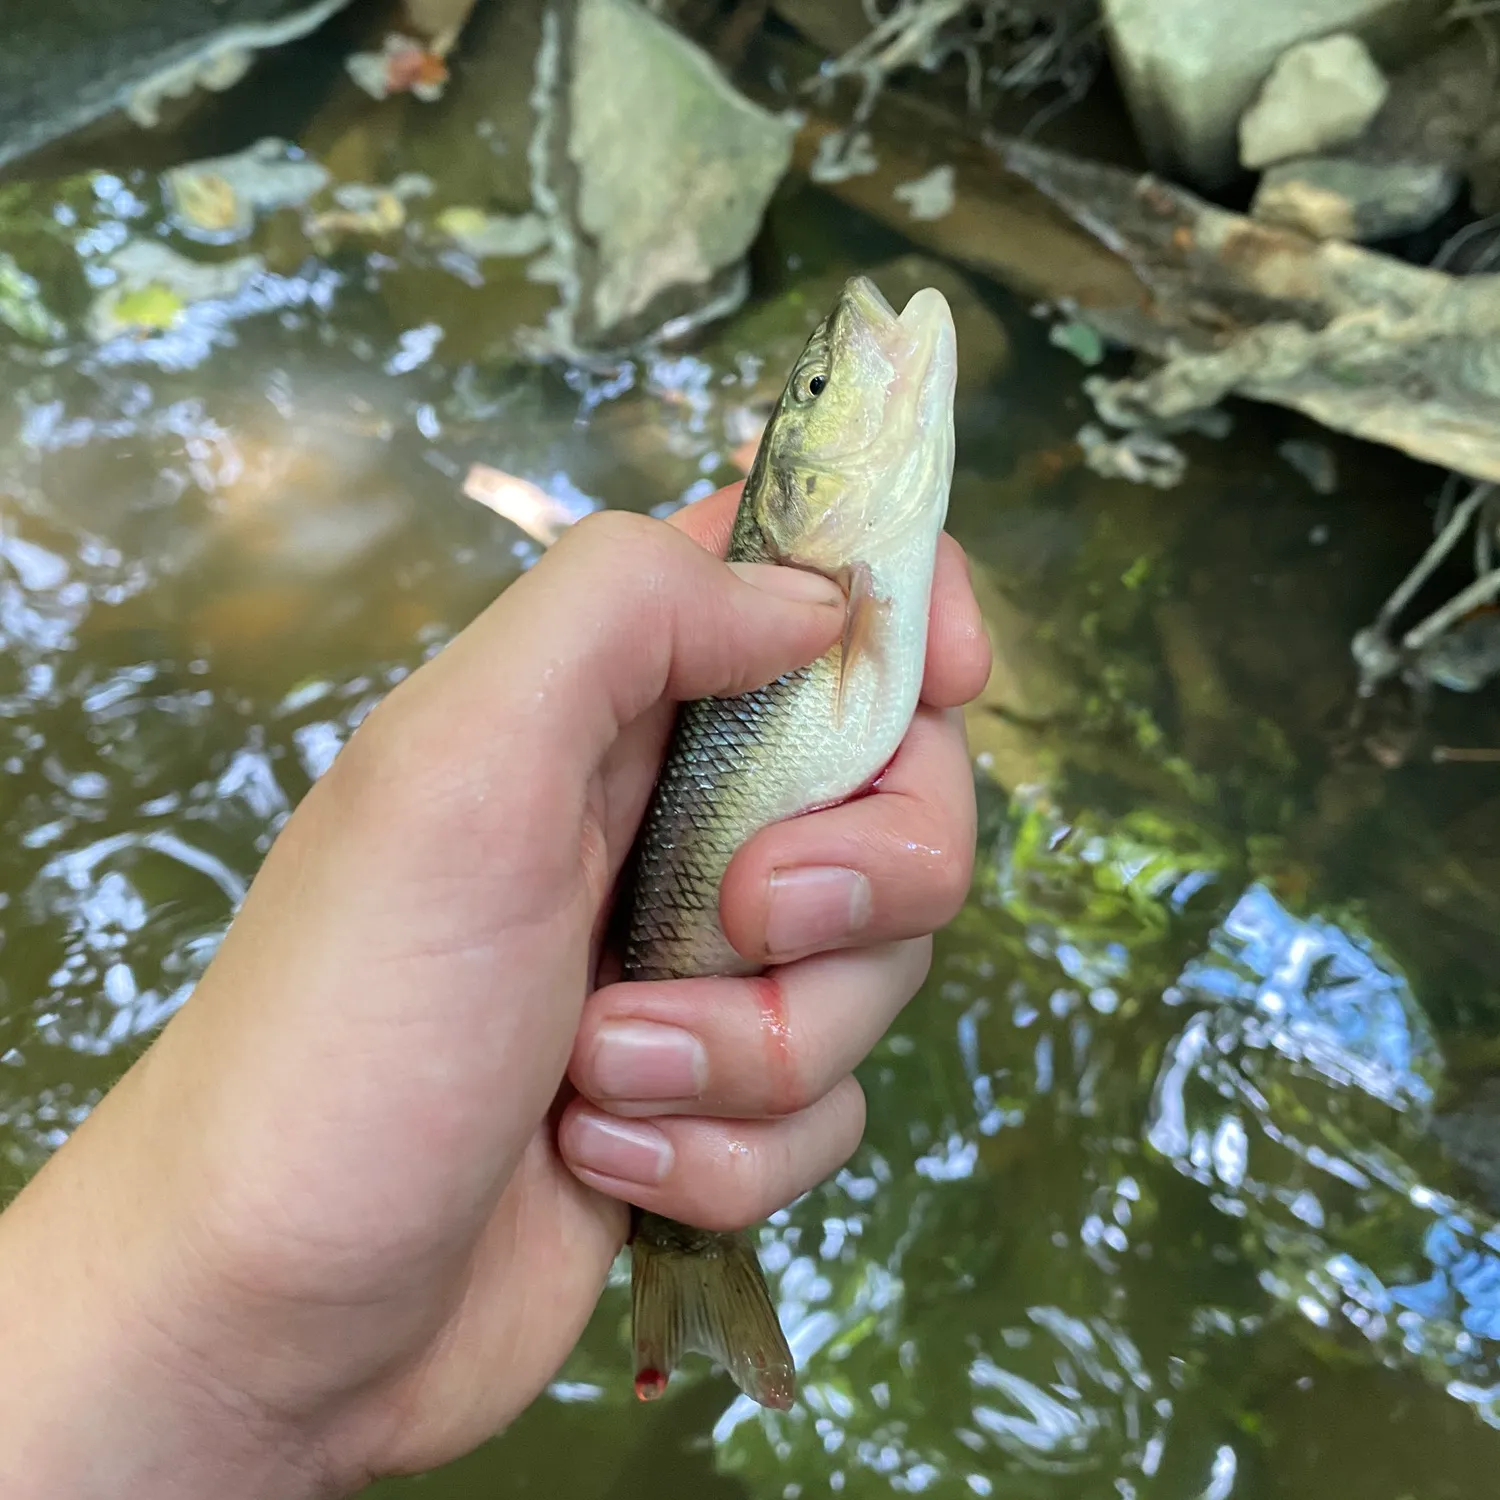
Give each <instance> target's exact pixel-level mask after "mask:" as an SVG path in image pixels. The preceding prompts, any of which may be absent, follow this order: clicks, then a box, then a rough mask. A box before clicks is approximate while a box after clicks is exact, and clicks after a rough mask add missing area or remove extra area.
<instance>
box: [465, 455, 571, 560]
mask: <svg viewBox="0 0 1500 1500" xmlns="http://www.w3.org/2000/svg"><path fill="white" fill-rule="evenodd" d="M464 494H466V495H467V496H468V497H469V499H470V500H477V501H478V502H479V503H480V504H481V505H483V506H485V507H486V508H487V509H489V510H492V511H494V512H495V514H496V515H497V516H504V517H505V519H506V520H507V521H509V522H510V523H511V525H513V526H518V527H520V529H521V530H522V531H524V532H525V533H526V535H527V536H529V537H530V538H531V539H532V541H534V542H538V543H540V544H541V545H542V546H543V547H550V546H551V545H552V544H553V542H555V541H556V540H557V539H558V537H560V536H561V535H562V534H563V532H564V531H566V530H567V529H568V527H569V526H571V525H572V524H573V519H574V518H573V512H572V511H571V510H569V509H568V507H567V506H566V505H564V504H563V503H562V501H561V500H556V499H554V498H553V497H552V496H551V495H549V494H548V493H547V492H546V490H544V489H540V488H539V487H538V486H536V485H534V484H532V483H531V481H530V480H529V479H517V478H516V476H515V475H514V474H507V473H505V472H504V471H503V470H501V469H492V468H491V467H490V466H489V465H488V464H470V466H469V472H468V473H467V474H466V475H465V476H464Z"/></svg>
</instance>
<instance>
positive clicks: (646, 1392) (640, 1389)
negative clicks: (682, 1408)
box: [635, 1366, 667, 1401]
mask: <svg viewBox="0 0 1500 1500" xmlns="http://www.w3.org/2000/svg"><path fill="white" fill-rule="evenodd" d="M666 1388H667V1377H666V1376H665V1375H663V1374H662V1372H661V1371H660V1370H653V1369H651V1368H650V1366H647V1368H646V1369H644V1370H637V1371H636V1374H635V1394H636V1399H637V1400H639V1401H655V1400H656V1398H657V1397H658V1396H660V1395H661V1394H662V1392H664V1391H665V1390H666Z"/></svg>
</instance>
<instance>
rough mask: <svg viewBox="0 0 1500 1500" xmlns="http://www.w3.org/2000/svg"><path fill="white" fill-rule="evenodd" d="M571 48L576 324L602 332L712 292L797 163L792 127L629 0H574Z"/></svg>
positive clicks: (681, 308)
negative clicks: (578, 235)
mask: <svg viewBox="0 0 1500 1500" xmlns="http://www.w3.org/2000/svg"><path fill="white" fill-rule="evenodd" d="M573 46H574V50H573V66H572V82H571V88H570V90H569V96H568V109H567V113H568V117H569V118H568V125H569V130H568V148H567V149H568V157H569V159H570V161H571V163H572V169H573V173H574V174H575V175H576V178H577V192H576V195H575V197H574V213H575V216H576V221H577V227H578V229H579V230H580V231H582V236H583V243H582V244H580V245H579V246H578V251H579V259H578V263H577V270H578V271H579V272H580V273H581V275H582V278H583V282H584V284H583V285H581V287H580V295H579V298H578V300H577V303H576V305H575V307H574V308H573V315H574V317H573V321H574V325H575V330H574V331H575V333H576V334H578V335H579V336H581V337H582V338H583V339H584V340H585V341H588V342H598V341H600V340H604V341H608V340H610V339H614V338H618V337H620V336H622V335H626V334H629V333H630V332H632V331H639V332H644V331H645V330H646V328H647V327H648V326H655V325H657V324H660V323H661V322H663V321H666V320H669V319H672V318H674V317H679V316H682V315H685V314H688V313H690V312H691V311H692V310H693V309H694V308H695V307H696V306H700V305H701V303H700V299H705V300H707V301H713V300H716V299H715V287H716V283H717V282H719V278H721V277H722V276H723V275H724V273H726V272H737V271H738V270H739V268H740V265H741V262H742V261H743V258H744V255H745V253H746V251H747V250H748V249H749V248H750V242H751V241H752V240H753V239H754V238H755V234H756V231H757V230H758V229H759V228H760V220H761V215H762V214H763V213H764V212H765V208H766V204H767V203H768V202H769V201H770V198H771V194H772V193H773V192H774V191H775V190H776V185H777V183H779V182H780V181H781V179H782V177H783V175H784V174H785V172H786V169H787V166H788V165H789V164H790V162H791V155H792V139H793V137H794V136H795V134H796V125H795V123H794V122H793V121H791V120H790V119H787V118H782V117H778V116H776V115H773V114H771V113H769V112H768V111H766V110H764V109H762V108H761V107H760V106H759V105H757V104H753V103H751V102H750V100H748V99H746V98H745V97H744V95H742V94H740V93H737V92H736V91H735V89H733V88H732V87H731V86H730V84H729V83H728V81H727V80H726V79H725V78H724V76H723V74H722V73H721V72H720V71H719V69H718V67H717V66H716V65H715V64H714V62H713V61H712V59H710V58H709V57H708V56H707V55H706V54H705V53H703V52H702V51H700V50H699V49H698V48H697V47H695V46H694V45H693V44H692V43H691V42H689V41H688V40H687V39H686V38H685V37H683V36H681V35H680V34H679V33H678V32H676V31H674V30H673V29H672V28H671V27H669V26H667V25H666V24H665V23H664V22H662V21H659V20H658V19H657V18H656V17H655V16H653V15H651V14H650V13H649V12H648V11H647V10H646V9H645V8H644V7H643V6H641V5H639V4H637V3H635V0H580V3H579V5H578V10H577V21H576V30H575V34H574V43H573ZM727 290H728V288H727V286H725V285H723V284H720V285H719V286H718V294H719V295H720V296H722V295H723V294H724V292H725V291H727Z"/></svg>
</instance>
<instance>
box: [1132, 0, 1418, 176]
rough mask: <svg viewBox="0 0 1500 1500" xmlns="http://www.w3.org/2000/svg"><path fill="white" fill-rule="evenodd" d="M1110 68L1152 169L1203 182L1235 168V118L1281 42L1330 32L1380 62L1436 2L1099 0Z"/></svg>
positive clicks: (1413, 43) (1412, 44) (1392, 58)
mask: <svg viewBox="0 0 1500 1500" xmlns="http://www.w3.org/2000/svg"><path fill="white" fill-rule="evenodd" d="M1103 6H1104V19H1105V26H1106V30H1107V34H1108V37H1109V44H1110V51H1111V53H1112V55H1113V57H1114V62H1115V70H1116V72H1117V74H1118V76H1119V78H1120V81H1121V85H1122V87H1123V88H1124V91H1125V95H1126V99H1127V101H1128V103H1129V105H1130V110H1131V114H1132V117H1133V118H1134V121H1135V125H1136V129H1137V132H1138V133H1139V135H1140V137H1141V140H1142V143H1143V144H1144V145H1145V148H1146V151H1147V154H1148V156H1149V157H1150V160H1151V164H1152V166H1153V167H1154V168H1155V169H1156V170H1158V171H1160V172H1163V173H1166V174H1169V175H1171V176H1174V177H1181V178H1186V179H1187V180H1188V181H1190V182H1192V183H1194V184H1195V185H1197V186H1199V187H1202V188H1210V189H1211V188H1218V187H1222V186H1223V185H1224V184H1225V183H1227V182H1229V181H1230V180H1232V179H1233V178H1234V177H1235V176H1236V175H1237V172H1238V169H1239V163H1238V153H1237V145H1238V142H1237V135H1236V132H1237V128H1238V124H1239V118H1240V116H1241V115H1242V114H1243V113H1244V111H1245V109H1246V108H1247V107H1248V106H1249V104H1250V103H1251V101H1252V100H1253V99H1254V97H1255V95H1256V92H1257V90H1258V89H1259V88H1260V86H1261V84H1262V83H1263V82H1264V81H1265V78H1266V75H1267V74H1268V73H1269V72H1270V71H1271V68H1272V66H1273V65H1274V63H1275V62H1276V59H1277V58H1278V57H1280V56H1281V54H1282V53H1283V52H1285V51H1286V50H1287V48H1288V47H1292V46H1295V45H1296V44H1297V43H1298V42H1305V41H1309V40H1311V39H1313V38H1315V37H1319V36H1326V35H1327V34H1328V33H1330V32H1334V31H1350V32H1353V33H1354V34H1355V35H1357V36H1359V37H1361V38H1363V39H1364V41H1365V42H1367V43H1368V44H1369V46H1370V48H1371V51H1372V52H1373V53H1374V55H1375V57H1376V59H1377V60H1378V61H1381V62H1384V63H1386V64H1387V65H1389V64H1392V63H1395V62H1399V61H1400V60H1401V59H1402V58H1404V57H1409V56H1411V55H1412V54H1413V52H1414V51H1416V50H1417V48H1418V46H1419V44H1420V43H1421V42H1422V41H1424V40H1425V39H1426V37H1427V36H1428V34H1429V33H1430V32H1432V31H1433V30H1434V29H1435V26H1436V24H1437V20H1438V18H1439V16H1440V15H1441V13H1442V12H1443V11H1444V10H1445V9H1446V8H1447V6H1446V3H1445V0H1253V3H1247V0H1103Z"/></svg>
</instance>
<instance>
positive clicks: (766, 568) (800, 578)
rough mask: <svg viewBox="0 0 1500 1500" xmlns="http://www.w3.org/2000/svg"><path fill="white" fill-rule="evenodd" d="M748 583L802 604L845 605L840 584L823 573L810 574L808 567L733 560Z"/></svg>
mask: <svg viewBox="0 0 1500 1500" xmlns="http://www.w3.org/2000/svg"><path fill="white" fill-rule="evenodd" d="M729 566H730V568H731V569H733V571H734V572H736V573H738V574H739V576H740V577H741V578H743V579H744V580H745V582H746V583H748V584H750V585H752V586H753V587H755V588H758V589H760V590H761V591H762V592H763V593H767V594H779V595H780V596H781V597H782V598H783V599H795V600H797V601H798V602H799V603H801V604H836V605H838V607H839V608H840V609H842V608H843V606H844V593H843V590H842V589H841V588H839V586H838V584H836V583H834V582H833V581H832V580H831V579H828V578H824V577H823V575H822V574H821V573H809V572H808V571H807V569H806V568H784V567H780V566H778V565H777V564H775V563H730V565H729Z"/></svg>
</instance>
